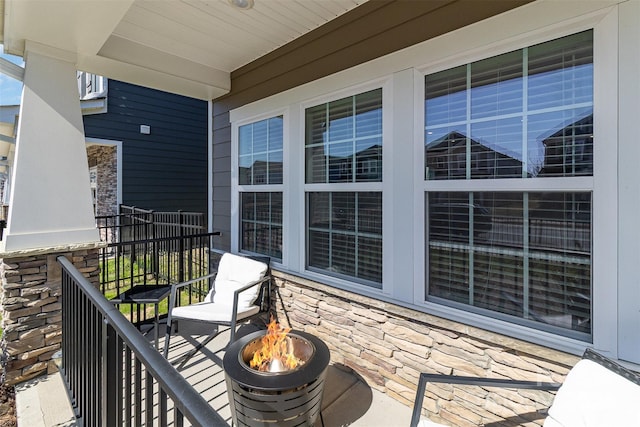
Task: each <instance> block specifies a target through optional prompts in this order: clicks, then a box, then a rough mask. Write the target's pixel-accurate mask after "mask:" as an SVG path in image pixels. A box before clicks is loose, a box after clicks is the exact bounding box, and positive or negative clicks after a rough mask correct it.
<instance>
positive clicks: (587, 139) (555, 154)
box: [539, 114, 593, 176]
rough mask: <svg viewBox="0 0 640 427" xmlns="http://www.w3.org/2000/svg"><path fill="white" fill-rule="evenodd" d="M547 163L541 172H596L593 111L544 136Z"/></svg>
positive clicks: (565, 173) (543, 173) (554, 174)
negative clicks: (594, 164)
mask: <svg viewBox="0 0 640 427" xmlns="http://www.w3.org/2000/svg"><path fill="white" fill-rule="evenodd" d="M542 144H543V145H544V166H543V168H542V170H541V171H540V174H539V176H575V175H591V174H592V173H593V114H588V115H587V116H585V117H583V118H581V119H579V120H574V121H572V122H571V123H570V124H568V125H566V126H564V127H562V128H561V129H560V130H558V131H557V132H556V133H554V134H553V135H551V136H548V137H545V138H543V139H542Z"/></svg>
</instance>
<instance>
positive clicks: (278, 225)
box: [240, 192, 282, 259]
mask: <svg viewBox="0 0 640 427" xmlns="http://www.w3.org/2000/svg"><path fill="white" fill-rule="evenodd" d="M240 196H241V197H240V212H241V225H240V236H241V243H240V245H241V248H242V249H243V250H245V251H249V252H254V253H258V254H263V255H268V256H270V257H272V258H276V259H282V193H281V192H263V193H256V192H244V193H241V194H240Z"/></svg>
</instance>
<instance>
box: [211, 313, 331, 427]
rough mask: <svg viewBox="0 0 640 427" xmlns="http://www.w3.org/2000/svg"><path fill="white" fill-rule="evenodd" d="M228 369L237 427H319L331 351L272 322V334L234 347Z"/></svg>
mask: <svg viewBox="0 0 640 427" xmlns="http://www.w3.org/2000/svg"><path fill="white" fill-rule="evenodd" d="M274 325H275V326H274ZM274 330H275V332H274ZM223 364H224V370H225V378H226V382H227V391H228V393H229V406H230V407H231V414H232V417H233V425H234V426H277V427H293V426H313V425H314V423H315V422H316V419H317V417H318V414H320V409H321V405H322V394H323V391H324V381H325V377H326V373H327V366H328V365H329V349H328V348H327V346H326V344H325V343H324V342H322V340H320V339H319V338H317V337H315V336H313V335H311V334H308V333H306V332H302V331H291V330H282V329H279V327H278V326H277V324H276V323H275V322H273V321H272V322H271V323H270V324H269V330H268V331H258V332H254V333H251V334H249V335H246V336H244V337H242V338H240V339H238V340H237V341H235V342H234V343H233V344H231V345H230V346H229V348H228V349H227V351H226V353H225V355H224V359H223Z"/></svg>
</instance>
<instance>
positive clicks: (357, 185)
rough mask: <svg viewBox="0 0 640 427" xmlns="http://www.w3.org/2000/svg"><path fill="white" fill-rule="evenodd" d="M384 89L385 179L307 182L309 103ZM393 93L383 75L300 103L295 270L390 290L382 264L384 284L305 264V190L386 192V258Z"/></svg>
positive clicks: (337, 283)
mask: <svg viewBox="0 0 640 427" xmlns="http://www.w3.org/2000/svg"><path fill="white" fill-rule="evenodd" d="M380 88H381V89H382V181H381V182H340V183H321V184H307V183H305V164H306V158H305V146H304V145H305V110H306V109H307V108H310V107H315V106H317V105H320V104H326V103H329V102H332V101H336V100H339V99H343V98H347V97H351V96H355V95H358V94H361V93H365V92H368V91H371V90H374V89H380ZM391 97H392V86H391V79H390V78H389V77H383V78H381V79H375V80H373V81H369V82H366V83H363V84H358V85H355V86H352V87H349V88H347V89H343V90H339V91H333V92H331V93H328V94H324V95H320V96H317V97H314V98H312V99H308V100H304V101H302V102H300V104H299V114H300V119H301V122H300V123H301V126H300V129H299V130H298V132H299V134H298V135H299V137H298V141H299V144H297V146H295V147H293V146H292V147H291V150H292V151H294V152H296V155H297V158H298V162H299V164H300V165H301V169H300V175H299V178H294V179H297V180H298V181H299V182H300V185H301V193H300V195H299V200H298V209H297V212H299V215H298V218H297V219H298V220H299V223H298V226H297V228H296V229H297V230H298V236H299V239H298V245H299V253H300V257H299V258H298V260H297V261H298V263H297V268H296V270H297V271H299V272H303V273H304V274H305V276H307V277H309V278H311V279H314V280H317V281H320V282H323V283H328V284H331V285H335V286H337V287H340V288H343V289H349V290H358V291H363V290H365V291H366V292H373V293H375V294H379V293H380V292H382V293H387V294H390V293H391V283H392V281H391V280H389V277H388V276H387V272H386V268H385V266H384V265H383V268H382V284H381V286H382V288H381V289H380V288H375V287H371V286H368V285H365V284H362V283H358V282H356V281H350V280H345V279H341V278H338V277H333V276H328V275H325V274H322V273H319V272H317V271H312V270H308V269H307V268H306V253H307V241H306V236H307V227H306V193H308V192H315V191H320V192H336V191H339V192H340V191H350V192H358V191H375V192H381V193H382V194H383V196H382V197H383V203H382V211H383V212H382V218H383V223H382V259H383V260H384V259H385V255H386V254H387V253H388V252H389V247H388V246H387V237H388V236H389V235H390V233H389V232H388V226H389V224H388V221H385V218H386V217H387V216H388V215H386V208H385V203H384V194H385V192H386V190H385V182H387V180H388V177H389V173H388V171H389V170H390V167H391V164H390V163H389V162H388V160H387V158H388V157H389V155H388V154H387V153H388V151H389V148H387V147H389V146H390V143H391V136H390V135H391V134H390V128H391V126H392V118H391V113H392V111H393V105H392V102H391Z"/></svg>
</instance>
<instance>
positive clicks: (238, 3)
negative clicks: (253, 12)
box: [229, 0, 254, 10]
mask: <svg viewBox="0 0 640 427" xmlns="http://www.w3.org/2000/svg"><path fill="white" fill-rule="evenodd" d="M229 4H231V6H233V7H235V8H238V9H243V10H248V9H251V8H252V7H253V4H254V3H253V0H229Z"/></svg>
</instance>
